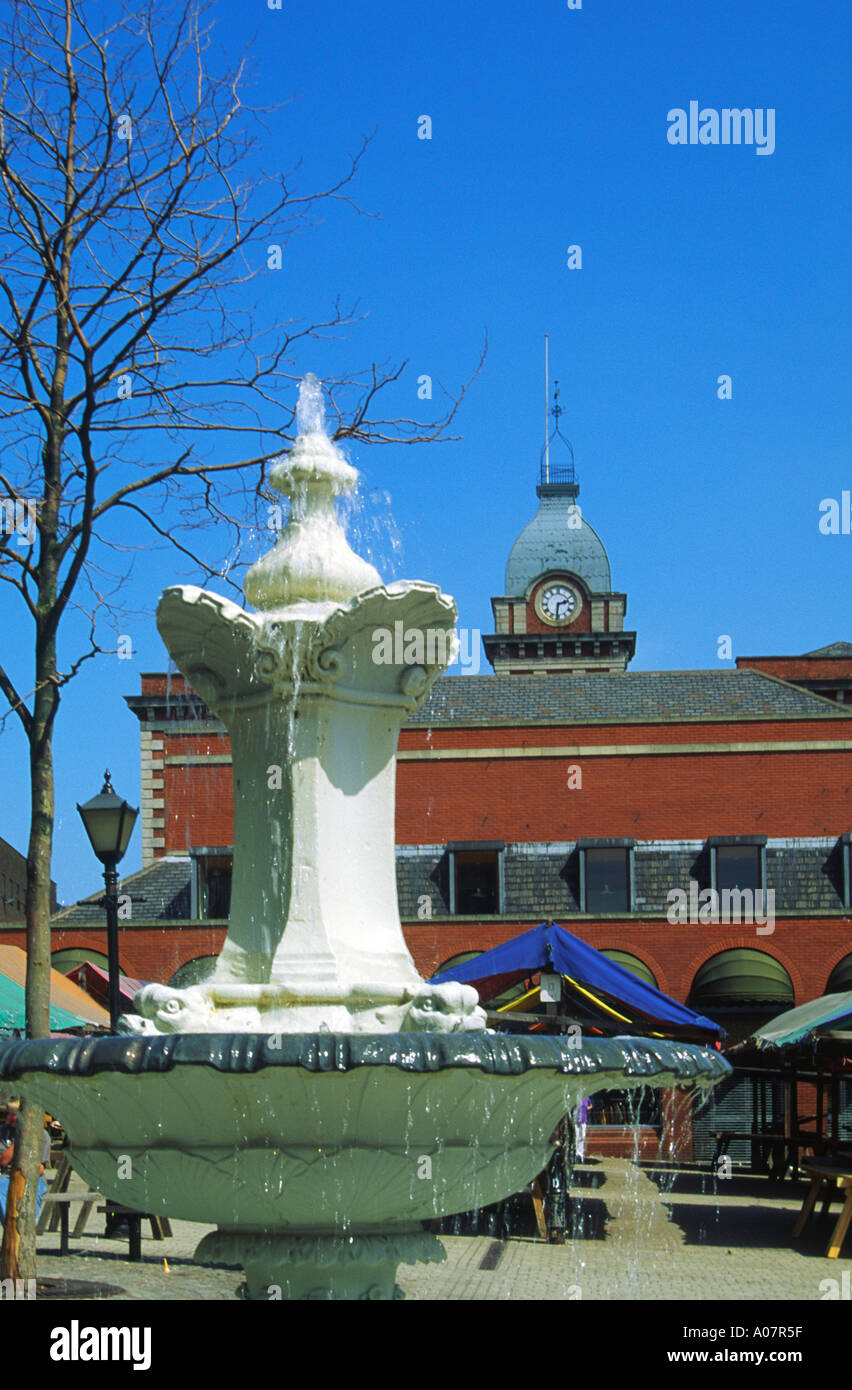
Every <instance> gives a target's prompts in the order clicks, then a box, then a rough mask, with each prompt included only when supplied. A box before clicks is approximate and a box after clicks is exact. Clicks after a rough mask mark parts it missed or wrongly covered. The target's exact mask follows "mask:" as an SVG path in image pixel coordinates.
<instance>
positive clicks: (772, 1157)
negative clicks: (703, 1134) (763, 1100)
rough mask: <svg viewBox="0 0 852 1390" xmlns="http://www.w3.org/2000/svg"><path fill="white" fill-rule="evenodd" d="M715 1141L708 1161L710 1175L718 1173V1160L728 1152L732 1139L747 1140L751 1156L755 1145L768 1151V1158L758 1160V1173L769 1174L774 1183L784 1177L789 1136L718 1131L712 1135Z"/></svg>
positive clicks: (769, 1132)
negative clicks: (711, 1155) (750, 1146)
mask: <svg viewBox="0 0 852 1390" xmlns="http://www.w3.org/2000/svg"><path fill="white" fill-rule="evenodd" d="M714 1138H715V1140H716V1150H715V1152H714V1154H713V1157H712V1159H711V1160H710V1171H711V1173H716V1172H718V1169H719V1159H720V1158H721V1157H722V1155H723V1154H726V1153H727V1151H728V1145H729V1144H730V1142H731V1140H732V1139H747V1140H749V1142H750V1143H751V1145H752V1154H753V1153H754V1147H755V1145H760V1146H762V1147H765V1148H768V1149H769V1154H768V1158H767V1157H766V1156H763V1157H761V1158H760V1159H758V1164H759V1165H760V1167H759V1171H763V1172H766V1173H768V1174H769V1176H770V1178H772V1179H773V1180H774V1181H776V1182H780V1181H781V1179H782V1178H783V1177H784V1174H785V1172H786V1171H787V1167H788V1159H787V1145H788V1144H789V1142H790V1136H789V1135H786V1134H780V1133H778V1132H777V1131H774V1130H756V1129H720V1130H716V1132H715V1134H714Z"/></svg>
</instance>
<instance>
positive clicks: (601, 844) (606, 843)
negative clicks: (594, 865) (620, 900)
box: [577, 838, 636, 917]
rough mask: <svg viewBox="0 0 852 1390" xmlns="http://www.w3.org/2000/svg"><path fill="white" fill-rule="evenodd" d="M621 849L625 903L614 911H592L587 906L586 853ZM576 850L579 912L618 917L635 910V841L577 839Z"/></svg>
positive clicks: (587, 862) (587, 860)
mask: <svg viewBox="0 0 852 1390" xmlns="http://www.w3.org/2000/svg"><path fill="white" fill-rule="evenodd" d="M596 849H604V850H623V851H624V853H625V854H626V856H627V904H626V906H625V907H623V908H617V909H616V910H615V911H614V912H611V913H610V912H598V911H593V909H591V908H590V907H589V891H588V882H587V877H588V867H589V859H588V854H589V851H590V850H596ZM577 852H578V854H579V872H580V912H581V913H582V914H584V915H586V916H596V917H620V916H622V917H623V916H626V915H627V914H629V913H632V912H634V911H635V907H634V904H635V902H636V841H635V840H628V839H623V838H616V839H597V840H578V841H577Z"/></svg>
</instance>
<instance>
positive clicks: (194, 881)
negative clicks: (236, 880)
mask: <svg viewBox="0 0 852 1390" xmlns="http://www.w3.org/2000/svg"><path fill="white" fill-rule="evenodd" d="M190 857H191V858H192V860H193V873H192V877H191V880H190V895H191V904H190V917H192V918H194V919H195V920H208V921H209V920H211V919H212V920H215V921H221V920H223V919H225V918H227V917H228V915H229V914H230V911H231V873H232V868H233V860H234V856H233V852H232V851H231V849H230V847H229V846H218V845H217V846H208V847H207V848H205V849H201V850H198V849H192V850H190Z"/></svg>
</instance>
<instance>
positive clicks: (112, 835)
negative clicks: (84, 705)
mask: <svg viewBox="0 0 852 1390" xmlns="http://www.w3.org/2000/svg"><path fill="white" fill-rule="evenodd" d="M77 810H78V811H79V812H80V816H81V819H82V821H83V825H84V826H85V827H86V834H87V835H88V837H89V843H90V844H91V846H92V849H93V850H94V851H95V854H96V855H97V857H98V859H100V861H101V863H102V864H103V866H104V883H105V884H106V894H105V896H104V897H103V898H102V899H101V903H102V905H103V906H104V907H105V908H106V915H107V951H108V955H109V1019H110V1027H111V1028H112V1031H113V1032H115V1031H116V1028H117V1025H118V1016H119V1014H120V1013H121V1002H120V999H121V991H120V984H119V969H118V874H117V873H116V871H115V869H116V865H117V864H118V863H119V861H120V860H121V859H122V858H123V857H124V851H125V850H126V849H127V846H128V843H129V841H130V836H131V835H132V834H133V827H134V825H135V824H136V817H137V816H138V815H139V812H138V810H136V811H134V809H133V807H132V806H129V805H128V804H127V802H126V801H122V799H121V797H119V796H116V794H115V792H114V791H113V788H112V783H111V782H110V780H109V770H107V772H106V775H105V780H104V784H103V787H102V789H101V792H100V795H99V796H93V797H92V799H91V801H87V802H86V804H85V806H81V805H80V804H79V802H78V803H77Z"/></svg>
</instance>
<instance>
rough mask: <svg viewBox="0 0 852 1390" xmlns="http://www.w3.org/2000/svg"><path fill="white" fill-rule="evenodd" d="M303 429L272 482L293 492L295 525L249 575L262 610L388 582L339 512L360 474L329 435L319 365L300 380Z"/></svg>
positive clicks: (250, 591) (291, 521)
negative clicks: (354, 541) (351, 539)
mask: <svg viewBox="0 0 852 1390" xmlns="http://www.w3.org/2000/svg"><path fill="white" fill-rule="evenodd" d="M296 429H297V432H298V433H297V437H296V441H295V443H294V445H293V448H292V449H291V450H290V452H289V454H287V455H286V456H284V457H283V458H280V459H279V460H278V461H277V463H275V464H273V466H272V468H271V469H270V471H269V485H270V487H272V488H275V490H276V491H277V492H284V493H286V494H287V495H288V496H289V498H290V515H289V517H288V519H287V525H286V526H285V527H284V530H283V531H282V532H281V533H280V535H279V537H278V540H277V541H276V543H275V546H274V548H273V549H272V550H271V551H269V553H268V554H267V555H264V556H263V557H262V559H260V560H258V562H257V564H255V565H252V567H251V569H250V570H249V572H248V574H247V575H246V580H245V595H246V598H247V599H248V601H249V603H253V604H254V606H255V608H259V609H260V610H261V611H270V610H274V609H278V608H281V607H284V606H286V605H287V604H291V603H298V602H300V601H302V600H307V601H310V602H325V601H331V602H335V603H346V602H348V600H349V599H351V598H352V597H354V595H355V594H358V593H361V592H363V590H365V589H372V588H374V587H375V585H377V584H381V579H380V577H379V574H378V572H377V571H376V570H375V569H374V568H373V566H372V565H370V564H368V563H367V561H366V560H362V559H361V557H360V555H356V554H355V553H354V551H353V550H352V549H351V548H350V546H349V544H348V542H347V540H346V537H345V535H344V533H343V528H342V527H341V525H340V522H339V521H338V519H337V516H336V515H335V511H334V499H335V497H339V496H340V495H341V493H344V492H348V491H350V489H351V488H353V487H354V486H355V484H356V483H357V481H358V473H357V470H356V469H354V468H353V467H352V465H351V464H349V463H347V462H346V459H345V458H344V457H343V454H342V453H341V452H340V450H339V449H338V447H337V445H336V444H335V443H334V442H333V440H331V439H329V437H328V435H327V434H326V430H325V408H324V405H323V394H322V382H321V381H319V380H318V379H317V377H315V376H314V374H313V372H309V373H308V374H307V376H305V377H304V378H303V379H302V381H301V383H300V385H299V402H298V405H297V406H296Z"/></svg>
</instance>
